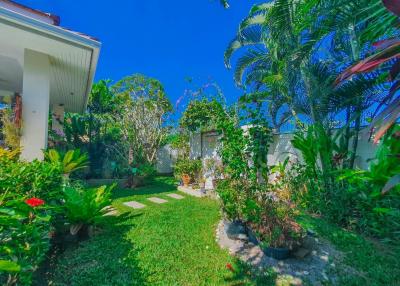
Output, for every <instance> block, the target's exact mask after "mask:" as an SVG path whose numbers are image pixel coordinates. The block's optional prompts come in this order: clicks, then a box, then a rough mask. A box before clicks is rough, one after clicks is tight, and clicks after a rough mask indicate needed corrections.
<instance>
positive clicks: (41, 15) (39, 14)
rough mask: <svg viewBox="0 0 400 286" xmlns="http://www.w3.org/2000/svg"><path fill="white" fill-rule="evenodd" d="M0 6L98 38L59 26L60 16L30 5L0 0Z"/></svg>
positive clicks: (91, 37)
mask: <svg viewBox="0 0 400 286" xmlns="http://www.w3.org/2000/svg"><path fill="white" fill-rule="evenodd" d="M0 7H3V8H5V9H8V10H10V11H12V12H14V13H18V14H21V15H23V16H26V17H29V18H32V19H35V20H38V21H41V22H44V23H47V24H50V25H53V26H58V27H60V28H61V29H63V30H65V31H68V32H70V33H74V34H76V35H78V36H81V37H84V38H87V39H90V40H94V41H97V42H99V39H98V38H96V37H93V36H89V35H87V34H84V33H81V32H76V31H73V30H71V29H68V28H65V27H62V26H60V23H61V18H60V17H59V16H58V15H55V14H52V13H46V12H43V11H40V10H37V9H33V8H31V7H28V6H25V5H23V4H20V3H17V2H15V1H12V0H0Z"/></svg>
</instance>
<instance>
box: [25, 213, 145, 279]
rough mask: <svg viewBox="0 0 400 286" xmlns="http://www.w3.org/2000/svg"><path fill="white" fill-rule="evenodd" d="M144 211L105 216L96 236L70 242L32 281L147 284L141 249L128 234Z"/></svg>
mask: <svg viewBox="0 0 400 286" xmlns="http://www.w3.org/2000/svg"><path fill="white" fill-rule="evenodd" d="M141 215H142V214H132V213H123V214H121V215H120V216H118V217H103V218H102V219H101V221H100V222H99V225H98V228H97V229H96V231H95V235H94V236H93V237H91V238H90V239H88V240H86V241H82V242H80V243H77V244H75V245H70V246H68V247H67V248H66V249H65V251H64V252H63V253H60V254H59V255H58V256H57V257H56V258H55V259H53V260H54V261H53V263H52V264H53V265H51V268H50V269H48V270H47V273H46V275H45V277H43V276H42V277H37V278H36V279H35V280H36V282H35V283H34V284H33V285H37V286H39V285H59V286H67V285H68V286H69V285H147V284H148V283H147V278H148V273H147V272H146V270H145V269H142V268H141V267H140V265H139V262H138V259H137V256H138V254H139V253H140V252H141V249H139V248H138V247H137V246H136V245H134V244H133V243H132V242H131V241H129V239H128V238H127V237H128V234H127V232H128V231H130V230H131V229H132V228H135V227H137V225H136V224H135V221H136V219H135V218H137V217H138V216H141ZM44 280H46V281H44Z"/></svg>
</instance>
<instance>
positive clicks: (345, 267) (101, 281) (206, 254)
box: [52, 178, 400, 286]
mask: <svg viewBox="0 0 400 286" xmlns="http://www.w3.org/2000/svg"><path fill="white" fill-rule="evenodd" d="M172 192H176V186H175V185H174V181H173V179H171V178H157V180H156V182H155V183H154V184H152V185H150V186H147V187H144V188H141V189H139V190H135V191H132V190H117V191H115V194H114V201H113V205H114V206H115V207H116V208H117V209H118V210H119V211H120V213H121V215H120V216H119V217H106V218H103V219H102V221H101V222H100V229H101V231H100V233H99V234H98V235H96V236H95V237H93V238H91V239H90V240H88V241H85V242H83V243H81V244H80V245H79V246H76V247H70V248H68V249H67V251H65V252H64V253H63V254H62V255H61V257H60V258H59V259H58V260H57V262H56V264H55V267H54V271H53V273H54V278H53V279H52V280H53V281H52V282H53V283H52V285H63V286H67V285H68V286H75V285H87V286H89V285H90V286H91V285H96V286H103V285H110V286H111V285H113V286H114V285H182V286H186V285H188V286H189V285H196V286H198V285H217V286H218V285H279V286H286V285H288V284H287V283H285V282H284V279H283V281H282V280H281V282H278V283H277V280H280V279H277V277H278V275H276V274H274V273H273V272H272V271H268V272H267V273H258V274H257V275H255V273H253V272H251V271H250V270H249V269H248V267H246V266H245V265H243V264H241V263H239V262H238V261H237V260H236V259H234V258H232V257H231V256H230V255H229V254H228V253H227V251H224V250H221V249H220V248H219V246H218V245H217V244H216V242H215V229H216V225H217V223H218V222H219V220H220V213H219V206H218V203H217V202H215V201H212V200H208V199H198V198H193V197H188V196H185V199H183V200H174V199H172V198H169V197H167V196H166V194H168V193H172ZM151 196H157V197H159V198H164V199H167V200H168V203H166V204H163V205H157V204H154V203H151V202H149V201H147V200H146V198H148V197H151ZM132 200H135V201H138V202H141V203H144V204H146V205H147V207H146V208H145V209H142V210H133V209H131V208H128V207H125V206H124V205H123V204H122V203H123V202H125V201H132ZM299 220H300V222H301V223H302V224H303V225H304V226H305V227H306V228H308V229H313V230H314V231H315V232H317V233H318V235H319V236H321V237H325V238H327V239H329V240H330V241H331V242H332V243H333V244H334V245H335V246H336V247H337V249H338V250H340V251H342V252H343V253H344V258H343V263H342V265H337V271H338V272H339V275H338V276H340V281H339V284H338V285H345V286H347V285H349V286H351V285H354V286H356V285H368V286H370V285H371V286H374V285H376V286H378V285H393V286H394V285H400V281H399V278H398V277H400V259H399V251H398V250H397V251H396V250H395V249H388V248H387V247H384V246H382V245H381V244H378V243H373V242H369V241H367V240H365V239H364V238H362V237H361V236H359V235H356V234H353V233H351V232H347V231H345V230H342V229H340V228H338V227H336V226H332V225H331V224H329V223H326V222H325V221H323V220H321V219H314V218H311V217H309V216H302V217H300V218H299ZM227 263H231V264H232V265H233V266H234V268H235V269H236V273H232V272H230V271H229V270H228V269H227V268H226V264H227ZM349 267H351V271H349Z"/></svg>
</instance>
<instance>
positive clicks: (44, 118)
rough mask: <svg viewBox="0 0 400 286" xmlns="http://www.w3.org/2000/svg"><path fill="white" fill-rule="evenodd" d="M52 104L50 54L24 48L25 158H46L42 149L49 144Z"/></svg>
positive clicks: (23, 112) (23, 123)
mask: <svg viewBox="0 0 400 286" xmlns="http://www.w3.org/2000/svg"><path fill="white" fill-rule="evenodd" d="M49 104H50V61H49V57H48V56H47V55H45V54H42V53H38V52H35V51H32V50H28V49H25V55H24V75H23V89H22V137H21V147H22V153H21V158H22V159H25V160H27V161H32V160H34V159H39V160H43V151H42V150H44V149H46V147H47V135H48V119H49Z"/></svg>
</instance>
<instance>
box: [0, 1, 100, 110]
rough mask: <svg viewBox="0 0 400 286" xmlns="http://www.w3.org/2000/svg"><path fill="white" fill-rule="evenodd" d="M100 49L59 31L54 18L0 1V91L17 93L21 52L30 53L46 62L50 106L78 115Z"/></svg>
mask: <svg viewBox="0 0 400 286" xmlns="http://www.w3.org/2000/svg"><path fill="white" fill-rule="evenodd" d="M100 48H101V43H100V42H99V40H97V39H96V38H94V37H91V36H88V35H85V34H82V33H79V32H75V31H71V30H69V29H66V28H63V27H61V26H60V18H59V17H58V16H55V15H52V14H49V13H45V12H41V11H38V10H35V9H32V8H29V7H26V6H24V5H21V4H18V3H16V2H14V1H10V0H0V63H1V65H0V68H2V69H0V76H1V78H3V79H4V80H5V81H6V83H4V81H3V82H0V83H2V84H1V85H2V86H0V87H2V88H3V89H4V90H9V91H15V92H21V86H22V80H21V78H22V70H23V64H24V60H23V58H24V51H25V50H26V49H29V50H33V51H36V52H40V53H43V54H46V55H48V56H49V58H50V64H51V69H50V76H51V81H50V85H51V87H50V93H51V96H50V103H51V104H54V105H55V104H59V105H61V104H62V105H64V106H65V109H66V111H71V112H82V111H84V110H85V106H86V103H87V101H88V96H89V93H90V90H91V86H92V82H93V79H94V75H95V72H96V68H97V62H98V58H99V53H100ZM6 62H7V63H9V64H4V63H6ZM11 62H12V64H11ZM5 67H7V68H5ZM12 67H14V69H12Z"/></svg>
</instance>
